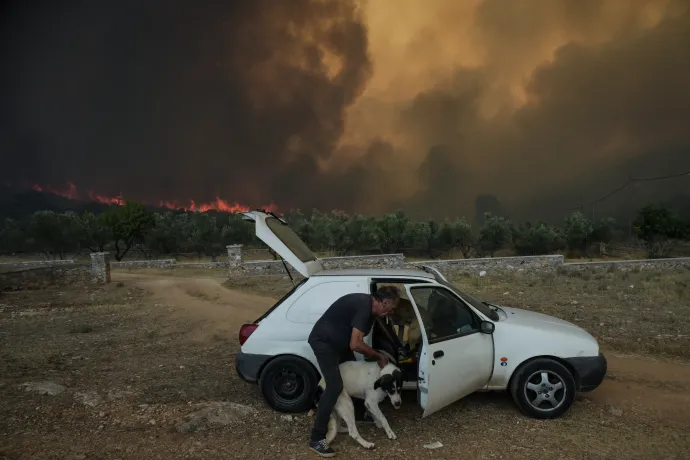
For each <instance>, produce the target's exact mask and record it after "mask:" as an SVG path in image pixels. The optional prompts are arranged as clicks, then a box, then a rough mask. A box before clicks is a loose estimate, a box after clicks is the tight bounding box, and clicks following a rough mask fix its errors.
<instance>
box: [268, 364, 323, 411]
mask: <svg viewBox="0 0 690 460" xmlns="http://www.w3.org/2000/svg"><path fill="white" fill-rule="evenodd" d="M318 378H319V377H318V374H317V373H316V371H315V370H314V369H313V368H312V366H311V365H310V364H309V363H308V362H307V361H305V360H304V359H302V358H299V357H297V356H280V357H278V358H275V359H273V360H271V361H270V362H269V363H268V364H267V365H266V367H265V368H264V370H263V372H261V377H260V379H259V387H260V388H261V393H262V394H263V397H264V399H266V402H267V403H268V405H269V406H271V408H273V409H274V410H277V411H279V412H288V413H297V412H305V411H307V410H309V409H311V407H312V400H313V398H314V392H315V390H316V386H317V385H318V383H319V382H318Z"/></svg>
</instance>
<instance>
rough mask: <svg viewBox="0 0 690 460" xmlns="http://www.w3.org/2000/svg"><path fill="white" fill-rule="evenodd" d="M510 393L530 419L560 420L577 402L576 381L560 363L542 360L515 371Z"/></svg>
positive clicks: (529, 363)
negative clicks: (558, 418)
mask: <svg viewBox="0 0 690 460" xmlns="http://www.w3.org/2000/svg"><path fill="white" fill-rule="evenodd" d="M510 393H511V395H512V397H513V401H515V404H516V405H517V406H518V407H519V408H520V410H521V411H522V412H523V413H525V414H527V415H529V416H530V417H534V418H539V419H552V418H557V417H560V416H561V415H563V414H564V413H565V412H566V411H567V410H568V409H569V408H570V406H571V405H572V403H573V401H574V400H575V379H574V378H573V375H572V374H571V372H570V371H569V370H568V368H566V367H565V366H564V365H562V364H561V363H559V362H558V361H556V360H554V359H550V358H539V359H535V360H534V361H530V362H528V363H526V364H524V365H522V366H520V367H519V368H518V369H517V370H516V371H515V376H514V378H513V380H512V383H511V387H510Z"/></svg>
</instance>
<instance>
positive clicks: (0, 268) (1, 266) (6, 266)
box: [0, 259, 75, 273]
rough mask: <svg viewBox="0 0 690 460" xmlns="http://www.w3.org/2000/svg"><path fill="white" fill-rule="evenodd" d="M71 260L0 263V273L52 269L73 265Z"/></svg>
mask: <svg viewBox="0 0 690 460" xmlns="http://www.w3.org/2000/svg"><path fill="white" fill-rule="evenodd" d="M74 263H75V262H74V260H72V259H65V260H32V261H28V262H0V273H2V272H5V271H12V270H20V269H23V268H35V267H52V266H54V265H73V264H74Z"/></svg>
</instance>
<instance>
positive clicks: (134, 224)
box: [103, 202, 156, 260]
mask: <svg viewBox="0 0 690 460" xmlns="http://www.w3.org/2000/svg"><path fill="white" fill-rule="evenodd" d="M103 218H104V222H105V225H106V227H107V228H108V229H109V231H110V232H111V235H112V239H113V244H114V246H115V259H116V260H122V258H123V257H124V256H125V255H126V254H127V252H129V250H130V249H131V248H132V247H133V246H134V245H135V244H136V243H144V242H145V238H146V235H147V234H148V232H149V231H151V230H152V229H153V228H154V227H155V225H156V218H155V216H154V214H153V212H151V211H150V210H149V209H147V208H146V207H145V206H143V205H141V204H139V203H134V202H127V204H125V205H124V206H116V207H113V208H111V209H109V210H108V211H106V212H105V215H104V217H103Z"/></svg>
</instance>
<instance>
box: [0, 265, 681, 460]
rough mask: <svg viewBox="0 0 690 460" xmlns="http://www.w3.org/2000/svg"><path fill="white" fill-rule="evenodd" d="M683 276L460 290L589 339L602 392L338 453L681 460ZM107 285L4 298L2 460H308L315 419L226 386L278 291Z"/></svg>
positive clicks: (250, 389)
mask: <svg viewBox="0 0 690 460" xmlns="http://www.w3.org/2000/svg"><path fill="white" fill-rule="evenodd" d="M688 274H690V272H688ZM688 274H685V273H682V274H674V275H668V274H666V275H664V274H659V275H658V276H657V275H654V274H644V273H642V274H629V275H625V276H623V275H620V274H604V275H602V276H601V277H599V278H596V277H595V276H594V275H583V276H580V275H577V276H567V275H555V276H554V277H553V279H549V278H544V279H538V278H530V277H527V278H509V277H503V278H499V277H495V278H492V279H491V280H487V279H482V280H477V279H473V278H466V279H461V280H458V283H459V284H460V285H461V286H463V287H465V288H467V289H472V290H473V292H477V293H479V294H480V295H482V296H485V297H489V298H491V300H496V301H500V302H504V303H510V304H513V305H517V306H522V307H529V308H533V309H536V310H538V311H544V312H546V313H550V314H556V315H558V316H561V317H564V318H566V319H569V320H572V321H578V322H579V323H580V324H582V325H583V326H584V327H586V328H588V329H589V328H592V332H593V333H594V334H595V335H597V337H599V338H600V339H601V340H602V343H603V345H604V347H605V351H606V352H607V355H608V356H609V363H610V369H609V378H608V379H607V380H606V381H605V382H604V384H603V385H602V386H601V387H600V388H599V389H597V390H596V391H594V392H592V393H588V394H585V395H580V396H579V397H578V399H577V401H576V402H575V404H574V405H573V407H572V409H571V410H570V411H569V412H568V413H567V414H566V415H565V416H564V417H562V418H560V419H558V420H551V421H538V420H533V419H529V418H526V417H524V416H522V415H521V414H520V413H519V412H518V411H517V409H516V408H515V406H514V405H513V403H512V402H511V400H510V399H509V398H508V397H507V396H506V395H503V394H476V395H471V396H470V397H467V398H465V399H463V400H462V401H460V402H458V403H456V404H453V405H452V406H450V407H448V408H446V409H444V410H443V411H441V412H438V413H436V414H434V415H432V416H431V417H429V418H427V419H421V418H420V410H418V408H417V407H415V395H414V393H410V394H409V395H407V397H406V399H405V401H404V405H403V408H402V409H401V410H399V411H394V410H393V409H392V407H390V405H386V404H385V403H384V404H383V405H382V409H383V411H384V413H385V414H386V415H387V417H388V419H389V421H390V423H391V426H392V428H393V430H394V431H395V432H396V434H397V436H398V439H397V440H395V441H389V440H388V439H387V438H386V436H385V434H384V433H383V432H382V431H380V430H377V429H376V428H375V427H369V426H362V427H361V428H360V431H361V434H362V436H363V437H364V438H365V439H367V440H370V441H373V442H375V443H376V449H375V450H373V451H365V450H363V449H362V448H361V447H360V446H359V445H358V444H357V443H356V442H354V441H353V440H352V439H350V438H349V437H347V436H346V435H341V436H340V437H339V438H337V441H336V444H335V445H334V446H333V447H334V448H335V449H336V450H337V451H338V453H339V457H340V458H345V455H347V454H351V455H353V456H354V455H356V456H358V457H359V458H363V459H365V458H371V459H374V458H390V459H393V458H400V459H409V458H425V459H450V458H459V457H462V458H476V459H484V458H486V459H489V458H504V459H519V458H525V459H526V458H530V459H533V458H535V456H538V457H539V458H591V459H600V458H621V459H622V458H645V459H650V458H651V459H657V458H658V459H662V458H663V459H673V458H678V459H680V458H688V452H689V451H690V437H689V436H688V428H687V427H688V426H690V413H689V412H688V411H687V407H690V397H689V396H688V394H689V393H688V390H690V367H689V366H688V365H687V364H685V361H684V360H683V359H682V358H683V357H685V356H686V353H687V346H688V343H687V342H685V341H684V340H686V339H685V337H687V334H688V333H689V328H688V324H687V321H689V320H688V319H687V318H688V316H687V309H688V303H689V302H688V297H687V296H688V294H686V291H685V290H683V289H681V288H682V286H685V284H683V283H688V281H689V280H690V275H688ZM113 277H114V282H113V283H112V284H110V285H108V286H107V287H105V288H88V289H79V290H77V289H71V290H67V289H62V290H58V289H55V290H47V291H41V292H30V293H29V292H19V293H8V294H2V295H0V459H3V460H5V459H12V460H15V459H53V458H55V459H58V458H59V459H132V458H141V459H156V458H166V459H170V458H189V459H194V458H203V459H213V458H251V459H265V458H271V457H273V458H279V459H293V458H294V459H304V458H312V457H313V455H312V454H311V453H310V452H309V451H308V450H307V449H306V440H307V438H308V433H309V429H310V427H311V423H312V419H311V417H309V416H307V415H306V414H303V415H298V416H285V415H282V414H279V413H276V412H273V411H271V410H269V409H268V408H267V406H266V405H265V404H264V402H263V400H262V399H261V397H260V395H259V393H258V389H257V388H256V386H253V385H249V384H246V383H244V382H242V381H241V380H239V378H238V377H237V376H236V374H235V371H234V355H235V353H236V351H237V348H238V343H237V338H236V337H237V329H238V327H239V325H240V324H242V323H243V322H244V321H247V320H252V319H254V318H255V317H257V316H258V315H259V314H260V313H261V312H262V311H264V310H265V309H266V308H267V307H268V306H269V305H270V304H271V303H272V302H273V301H274V300H275V299H276V298H277V297H279V296H280V295H282V294H283V293H284V290H285V288H286V287H288V288H289V280H285V279H283V278H282V277H276V278H275V279H269V280H267V279H265V278H264V279H260V280H258V279H254V280H251V279H244V280H237V281H233V282H226V283H224V284H223V281H224V280H223V279H214V278H205V279H204V278H193V279H192V278H184V277H181V276H175V277H170V276H162V275H160V274H156V273H149V274H147V275H142V274H135V273H118V272H114V273H113ZM587 277H589V278H588V279H586V278H587ZM530 283H531V284H530ZM631 286H632V287H631ZM229 288H230V289H229ZM574 302H575V303H574ZM663 312H672V313H663ZM629 320H630V322H628V321H629ZM600 323H603V324H600ZM636 334H637V335H636ZM657 336H660V337H657ZM606 337H610V339H611V340H605V338H606ZM638 339H640V340H638ZM684 350H685V351H684ZM630 352H635V353H636V355H634V356H633V355H631V354H630ZM640 354H644V355H646V356H640ZM436 442H438V443H440V445H441V446H440V447H437V448H430V447H434V446H433V443H436ZM436 446H438V444H436Z"/></svg>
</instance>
